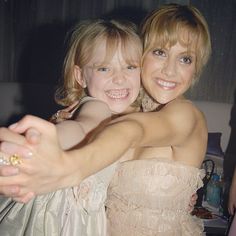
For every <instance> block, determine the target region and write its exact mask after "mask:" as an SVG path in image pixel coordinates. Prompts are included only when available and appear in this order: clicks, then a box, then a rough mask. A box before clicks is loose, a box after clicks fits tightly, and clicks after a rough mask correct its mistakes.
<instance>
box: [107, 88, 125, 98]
mask: <svg viewBox="0 0 236 236" xmlns="http://www.w3.org/2000/svg"><path fill="white" fill-rule="evenodd" d="M105 93H106V95H107V96H108V97H109V98H112V99H123V98H127V97H128V96H129V89H111V90H107V91H105Z"/></svg>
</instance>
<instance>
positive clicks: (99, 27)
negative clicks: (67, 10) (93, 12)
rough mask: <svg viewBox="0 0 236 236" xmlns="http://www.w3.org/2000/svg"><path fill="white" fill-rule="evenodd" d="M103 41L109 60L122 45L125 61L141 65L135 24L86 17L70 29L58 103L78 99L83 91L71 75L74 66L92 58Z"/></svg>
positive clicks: (65, 104)
mask: <svg viewBox="0 0 236 236" xmlns="http://www.w3.org/2000/svg"><path fill="white" fill-rule="evenodd" d="M104 40H105V41H106V52H107V53H106V58H105V59H104V63H105V62H108V61H109V60H110V59H111V58H112V57H113V55H114V53H115V51H116V50H117V48H118V45H121V50H122V55H123V56H124V59H125V60H126V61H127V62H128V63H132V62H133V63H134V62H136V63H137V58H138V59H139V60H140V61H138V63H139V65H138V66H140V64H141V57H142V43H141V39H140V37H139V35H138V34H137V29H136V25H135V24H133V23H131V22H127V21H119V22H118V21H115V20H111V21H105V20H102V19H99V20H89V21H83V22H81V23H80V24H78V25H76V26H75V28H74V29H73V30H72V32H71V38H70V42H69V49H68V51H67V54H66V57H65V60H64V76H63V78H64V80H63V85H62V86H61V87H60V88H59V89H58V90H57V91H56V95H55V99H56V101H57V103H59V104H61V105H63V106H68V105H71V104H72V103H73V102H75V101H78V100H79V99H81V97H83V96H84V95H85V94H86V91H84V89H83V88H82V87H81V86H80V85H79V84H78V82H77V81H76V79H75V77H74V66H75V65H78V66H79V67H80V69H82V70H83V67H84V66H85V65H86V64H87V63H88V62H89V61H90V60H91V59H92V57H93V51H94V49H95V48H96V47H97V46H98V45H99V44H100V43H101V42H104Z"/></svg>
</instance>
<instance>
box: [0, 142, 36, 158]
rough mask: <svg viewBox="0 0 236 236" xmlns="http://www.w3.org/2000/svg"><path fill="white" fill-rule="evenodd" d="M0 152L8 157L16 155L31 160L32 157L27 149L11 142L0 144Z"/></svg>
mask: <svg viewBox="0 0 236 236" xmlns="http://www.w3.org/2000/svg"><path fill="white" fill-rule="evenodd" d="M0 151H1V152H3V153H5V154H8V156H9V155H14V154H16V153H17V155H18V156H20V157H24V158H31V157H32V155H33V154H32V151H31V149H30V148H29V147H25V146H22V145H19V144H16V143H11V142H2V143H1V144H0Z"/></svg>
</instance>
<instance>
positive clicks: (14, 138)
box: [0, 127, 26, 144]
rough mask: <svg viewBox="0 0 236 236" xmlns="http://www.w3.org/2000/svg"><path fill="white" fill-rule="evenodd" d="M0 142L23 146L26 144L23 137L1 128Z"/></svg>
mask: <svg viewBox="0 0 236 236" xmlns="http://www.w3.org/2000/svg"><path fill="white" fill-rule="evenodd" d="M0 141H11V142H16V143H18V144H24V143H25V142H26V139H25V137H24V136H22V135H19V134H17V133H15V132H13V131H12V130H10V129H8V128H5V127H1V128H0Z"/></svg>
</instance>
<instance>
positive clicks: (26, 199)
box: [13, 192, 35, 203]
mask: <svg viewBox="0 0 236 236" xmlns="http://www.w3.org/2000/svg"><path fill="white" fill-rule="evenodd" d="M34 197H35V194H34V193H33V192H29V193H27V194H25V195H24V196H21V197H14V198H13V200H14V201H16V202H21V203H28V202H29V201H30V200H31V199H33V198H34Z"/></svg>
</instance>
